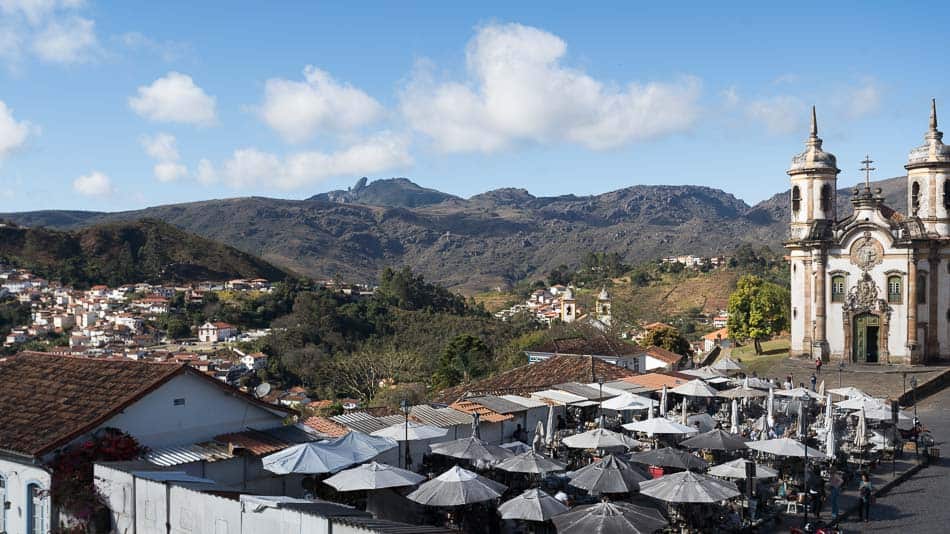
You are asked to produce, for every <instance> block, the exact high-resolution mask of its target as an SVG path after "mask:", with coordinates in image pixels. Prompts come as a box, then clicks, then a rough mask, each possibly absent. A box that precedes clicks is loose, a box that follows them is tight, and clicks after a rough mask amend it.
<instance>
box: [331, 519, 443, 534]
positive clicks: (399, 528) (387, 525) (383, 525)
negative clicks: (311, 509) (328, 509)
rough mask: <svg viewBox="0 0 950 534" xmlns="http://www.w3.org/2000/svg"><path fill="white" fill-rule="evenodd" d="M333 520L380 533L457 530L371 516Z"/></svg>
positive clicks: (421, 533)
mask: <svg viewBox="0 0 950 534" xmlns="http://www.w3.org/2000/svg"><path fill="white" fill-rule="evenodd" d="M333 522H334V523H342V524H344V525H348V526H351V527H356V528H359V529H363V530H368V531H370V532H379V533H380V534H451V533H455V532H457V531H455V530H450V529H447V528H445V527H430V526H427V525H410V524H408V523H397V522H395V521H386V520H383V519H374V518H372V517H334V518H333Z"/></svg>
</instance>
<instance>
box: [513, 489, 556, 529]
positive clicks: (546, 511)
mask: <svg viewBox="0 0 950 534" xmlns="http://www.w3.org/2000/svg"><path fill="white" fill-rule="evenodd" d="M568 510H570V508H568V507H567V506H565V505H564V504H563V503H562V502H561V501H559V500H557V499H555V498H554V497H552V496H550V495H548V494H547V493H545V492H543V491H541V490H539V489H537V488H532V489H529V490H528V491H526V492H524V493H522V494H521V495H518V496H517V497H515V498H514V499H511V500H510V501H506V502H504V503H502V504H501V506H499V507H498V513H500V514H501V518H502V519H521V520H524V521H547V520H548V519H551V518H552V517H554V516H556V515H560V514H563V513H564V512H567V511H568Z"/></svg>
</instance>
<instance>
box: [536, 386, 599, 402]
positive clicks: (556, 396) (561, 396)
mask: <svg viewBox="0 0 950 534" xmlns="http://www.w3.org/2000/svg"><path fill="white" fill-rule="evenodd" d="M531 396H532V397H533V398H536V399H547V400H551V401H554V402H556V403H557V404H574V403H575V402H581V401H586V400H587V399H585V398H584V397H581V396H579V395H574V394H571V393H568V392H566V391H561V390H559V389H545V390H542V391H535V392H534V393H532V394H531Z"/></svg>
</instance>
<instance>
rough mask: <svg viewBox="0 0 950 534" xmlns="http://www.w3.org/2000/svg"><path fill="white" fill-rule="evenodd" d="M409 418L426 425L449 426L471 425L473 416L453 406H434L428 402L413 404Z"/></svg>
mask: <svg viewBox="0 0 950 534" xmlns="http://www.w3.org/2000/svg"><path fill="white" fill-rule="evenodd" d="M409 418H410V419H413V420H415V421H418V422H420V423H422V424H424V425H432V426H437V427H440V428H449V427H453V426H456V425H471V424H472V420H473V419H472V416H471V415H469V414H467V413H465V412H460V411H458V410H453V409H452V408H433V407H432V406H429V405H428V404H420V405H418V406H413V407H412V410H411V411H410V412H409Z"/></svg>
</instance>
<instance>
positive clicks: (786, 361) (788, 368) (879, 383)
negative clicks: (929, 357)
mask: <svg viewBox="0 0 950 534" xmlns="http://www.w3.org/2000/svg"><path fill="white" fill-rule="evenodd" d="M948 371H950V367H945V366H926V367H924V366H912V365H879V364H864V365H862V364H847V365H844V366H842V367H841V370H840V372H839V366H838V364H837V363H836V362H831V363H825V364H824V365H823V366H822V371H821V373H820V374H819V375H818V376H817V378H818V383H821V381H822V380H824V381H825V387H826V388H829V389H830V388H836V387H840V386H854V387H856V388H858V389H860V390H861V391H864V392H865V393H867V394H868V395H871V396H873V397H888V398H898V397H899V396H900V395H901V394H903V393H904V392H905V391H910V389H911V378H912V377H917V383H918V386H920V385H922V384H924V383H926V382H928V381H930V380H933V379H935V378H937V377H938V376H940V375H941V374H943V373H945V372H948ZM814 372H815V362H814V361H813V360H808V359H804V358H781V359H778V360H776V361H775V362H774V363H772V364H771V365H769V366H768V367H767V368H766V369H765V370H764V372H759V376H762V377H763V378H772V377H774V378H778V379H779V383H781V382H782V381H784V380H785V377H786V376H789V375H791V377H792V382H793V383H794V384H795V385H798V384H799V383H803V384H805V386H806V387H810V386H811V375H812V373H814Z"/></svg>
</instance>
